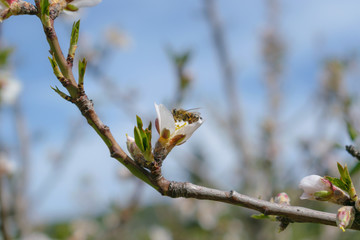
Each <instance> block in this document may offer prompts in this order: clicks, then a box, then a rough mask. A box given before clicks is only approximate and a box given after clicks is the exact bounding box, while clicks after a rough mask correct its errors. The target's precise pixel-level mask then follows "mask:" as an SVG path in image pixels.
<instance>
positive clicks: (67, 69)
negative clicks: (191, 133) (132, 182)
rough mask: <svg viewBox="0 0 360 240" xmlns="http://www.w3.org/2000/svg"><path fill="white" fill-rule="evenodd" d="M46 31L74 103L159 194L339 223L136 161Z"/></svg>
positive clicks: (113, 149) (114, 152)
mask: <svg viewBox="0 0 360 240" xmlns="http://www.w3.org/2000/svg"><path fill="white" fill-rule="evenodd" d="M44 31H45V34H46V36H47V39H48V42H49V45H50V48H51V52H52V54H53V55H54V56H55V59H56V61H57V64H58V65H59V67H60V69H61V72H62V73H63V75H64V76H65V78H69V79H68V80H69V82H70V84H68V85H66V84H65V85H64V87H65V88H66V89H67V90H68V91H69V93H71V94H70V95H71V97H70V98H71V99H70V100H71V102H72V103H74V104H75V105H76V106H77V108H78V109H79V110H80V112H81V114H82V115H83V116H84V117H85V118H86V120H87V122H88V124H89V125H90V126H91V127H92V128H93V129H94V130H95V131H96V132H97V134H98V135H99V136H100V137H101V138H102V140H103V141H104V143H105V144H106V145H107V147H108V149H109V152H110V155H111V157H113V158H115V159H116V160H118V161H119V162H120V163H122V164H123V165H124V166H125V167H127V168H128V169H129V170H130V171H131V172H132V173H133V174H134V175H135V176H136V177H138V178H140V179H141V180H142V181H144V182H146V183H147V184H149V185H150V186H151V187H153V188H154V189H156V190H157V191H158V192H159V193H161V194H162V195H164V196H169V197H172V198H178V197H184V198H195V199H201V200H212V201H218V202H223V203H228V204H233V205H237V206H242V207H245V208H249V209H253V210H256V211H259V212H261V213H264V214H267V215H279V216H283V217H286V218H289V219H290V220H291V221H293V222H311V223H320V224H325V225H331V226H336V215H335V214H332V213H326V212H320V211H316V210H311V209H307V208H302V207H296V206H284V205H280V204H276V203H271V202H268V201H264V200H260V199H256V198H252V197H249V196H246V195H242V194H239V193H237V192H235V191H220V190H217V189H212V188H207V187H202V186H198V185H194V184H192V183H187V182H171V181H168V180H167V179H165V178H164V177H163V176H162V175H161V168H160V167H159V166H156V164H154V166H153V167H152V168H151V172H149V171H148V170H146V169H144V168H142V167H141V166H139V165H138V164H136V163H135V161H133V160H132V159H131V158H130V157H129V156H128V155H127V154H126V153H125V152H124V151H123V149H122V148H121V147H120V146H119V144H118V143H117V141H116V140H115V138H114V137H113V135H112V133H111V131H110V128H109V127H108V126H106V125H105V124H103V123H102V121H101V120H100V118H99V117H98V115H97V114H96V112H95V109H94V106H93V103H92V101H91V100H89V99H88V97H87V95H86V94H85V91H83V90H82V89H79V86H78V84H77V83H76V81H75V79H74V77H73V73H72V68H71V66H69V65H68V64H67V62H66V60H64V59H65V57H64V55H63V53H62V51H61V49H60V46H59V45H58V40H57V37H56V34H55V29H54V27H53V23H52V26H51V27H44ZM49 34H51V35H49ZM351 228H352V229H356V230H360V225H359V224H358V223H354V224H353V226H352V227H351Z"/></svg>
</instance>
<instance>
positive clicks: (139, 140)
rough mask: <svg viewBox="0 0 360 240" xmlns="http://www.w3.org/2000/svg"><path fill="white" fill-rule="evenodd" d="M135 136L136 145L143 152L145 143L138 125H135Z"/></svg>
mask: <svg viewBox="0 0 360 240" xmlns="http://www.w3.org/2000/svg"><path fill="white" fill-rule="evenodd" d="M134 138H135V143H136V145H137V146H138V147H139V149H140V150H141V151H142V152H144V145H143V141H142V137H141V133H140V129H139V128H138V127H134Z"/></svg>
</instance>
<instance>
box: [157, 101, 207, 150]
mask: <svg viewBox="0 0 360 240" xmlns="http://www.w3.org/2000/svg"><path fill="white" fill-rule="evenodd" d="M155 109H156V113H157V120H158V121H157V123H158V124H157V129H158V132H159V134H160V137H163V138H166V139H169V140H171V139H174V138H176V137H177V136H182V137H180V138H179V139H177V140H178V141H177V142H176V145H180V144H183V143H184V142H186V140H188V139H189V138H190V137H191V135H192V134H193V133H194V132H195V130H196V129H198V128H199V127H200V126H201V124H202V123H203V120H202V118H201V117H199V119H198V120H196V121H192V122H189V121H187V120H176V121H175V118H174V116H173V114H172V113H171V112H170V111H169V110H168V109H167V108H166V107H165V106H164V105H163V104H159V105H157V104H156V103H155Z"/></svg>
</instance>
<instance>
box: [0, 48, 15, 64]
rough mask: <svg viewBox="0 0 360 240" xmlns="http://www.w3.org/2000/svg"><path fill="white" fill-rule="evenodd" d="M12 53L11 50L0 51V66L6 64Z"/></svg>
mask: <svg viewBox="0 0 360 240" xmlns="http://www.w3.org/2000/svg"><path fill="white" fill-rule="evenodd" d="M12 52H13V49H12V48H6V49H3V50H0V66H3V65H5V64H6V63H7V60H8V58H9V56H10V54H11V53H12Z"/></svg>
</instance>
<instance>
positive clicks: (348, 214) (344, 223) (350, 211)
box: [336, 206, 355, 232]
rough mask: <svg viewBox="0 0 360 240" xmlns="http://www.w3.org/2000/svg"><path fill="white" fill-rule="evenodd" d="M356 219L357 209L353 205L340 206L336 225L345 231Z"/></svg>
mask: <svg viewBox="0 0 360 240" xmlns="http://www.w3.org/2000/svg"><path fill="white" fill-rule="evenodd" d="M354 219H355V209H354V207H351V206H344V207H341V208H339V210H338V212H337V215H336V225H337V226H338V227H339V228H340V229H341V230H343V232H345V229H346V228H350V227H351V225H352V224H353V222H354Z"/></svg>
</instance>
